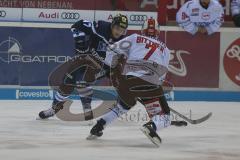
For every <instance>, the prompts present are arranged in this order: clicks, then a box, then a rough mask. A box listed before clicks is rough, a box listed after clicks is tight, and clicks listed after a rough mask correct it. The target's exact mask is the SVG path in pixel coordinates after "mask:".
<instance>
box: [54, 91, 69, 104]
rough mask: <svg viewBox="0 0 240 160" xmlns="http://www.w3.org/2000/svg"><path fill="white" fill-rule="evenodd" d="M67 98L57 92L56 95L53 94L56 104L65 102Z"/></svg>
mask: <svg viewBox="0 0 240 160" xmlns="http://www.w3.org/2000/svg"><path fill="white" fill-rule="evenodd" d="M68 97H69V96H63V95H61V94H60V93H59V92H57V93H56V94H55V97H54V98H55V99H56V100H57V101H58V102H63V101H65V100H66V99H67V98H68Z"/></svg>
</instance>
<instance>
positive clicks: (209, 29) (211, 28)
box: [205, 4, 224, 35]
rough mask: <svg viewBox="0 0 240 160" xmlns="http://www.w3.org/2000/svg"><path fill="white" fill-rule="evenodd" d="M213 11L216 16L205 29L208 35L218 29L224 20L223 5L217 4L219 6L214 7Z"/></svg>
mask: <svg viewBox="0 0 240 160" xmlns="http://www.w3.org/2000/svg"><path fill="white" fill-rule="evenodd" d="M215 10H216V11H215V13H214V14H217V18H216V19H215V20H214V21H213V22H212V23H211V24H209V25H208V26H206V27H205V28H206V30H207V33H208V35H211V34H213V33H215V32H217V31H218V30H219V28H220V27H221V25H222V23H223V22H224V11H223V7H222V6H221V5H220V4H219V7H218V8H216V9H215Z"/></svg>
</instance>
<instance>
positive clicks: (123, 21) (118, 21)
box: [112, 14, 128, 29]
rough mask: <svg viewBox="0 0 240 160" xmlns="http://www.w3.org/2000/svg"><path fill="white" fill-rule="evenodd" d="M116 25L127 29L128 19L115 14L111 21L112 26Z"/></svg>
mask: <svg viewBox="0 0 240 160" xmlns="http://www.w3.org/2000/svg"><path fill="white" fill-rule="evenodd" d="M114 25H117V26H120V27H122V28H124V29H127V27H128V18H127V16H125V15H122V14H117V15H116V16H115V17H114V18H113V20H112V26H114Z"/></svg>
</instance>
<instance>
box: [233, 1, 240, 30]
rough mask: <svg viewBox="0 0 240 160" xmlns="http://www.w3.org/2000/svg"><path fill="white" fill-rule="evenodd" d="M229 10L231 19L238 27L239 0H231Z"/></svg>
mask: <svg viewBox="0 0 240 160" xmlns="http://www.w3.org/2000/svg"><path fill="white" fill-rule="evenodd" d="M231 12H232V16H233V21H234V23H235V25H236V26H238V27H240V1H239V0H233V1H232V2H231Z"/></svg>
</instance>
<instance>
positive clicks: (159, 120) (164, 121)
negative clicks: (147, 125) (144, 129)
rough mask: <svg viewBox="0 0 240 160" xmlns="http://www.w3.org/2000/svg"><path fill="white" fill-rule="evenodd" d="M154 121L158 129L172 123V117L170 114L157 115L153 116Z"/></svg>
mask: <svg viewBox="0 0 240 160" xmlns="http://www.w3.org/2000/svg"><path fill="white" fill-rule="evenodd" d="M152 121H153V122H154V124H155V125H156V127H157V131H158V130H160V129H163V128H167V127H168V126H170V125H171V118H170V115H169V114H162V115H155V116H153V117H152Z"/></svg>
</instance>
